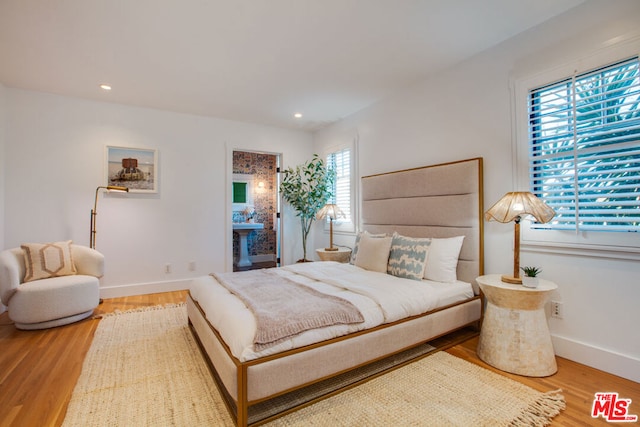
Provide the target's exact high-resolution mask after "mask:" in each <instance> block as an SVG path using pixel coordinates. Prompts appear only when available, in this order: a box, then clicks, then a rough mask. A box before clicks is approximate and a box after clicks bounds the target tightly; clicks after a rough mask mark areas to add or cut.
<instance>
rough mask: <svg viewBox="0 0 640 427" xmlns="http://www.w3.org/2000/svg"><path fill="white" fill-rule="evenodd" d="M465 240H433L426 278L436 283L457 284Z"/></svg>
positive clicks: (459, 238) (425, 271)
mask: <svg viewBox="0 0 640 427" xmlns="http://www.w3.org/2000/svg"><path fill="white" fill-rule="evenodd" d="M463 240H464V236H457V237H450V238H446V239H437V238H434V239H431V246H430V247H429V254H428V255H427V265H426V267H425V269H424V278H425V279H427V280H433V281H435V282H446V283H453V282H455V281H456V280H457V279H458V278H457V275H456V268H457V267H458V256H460V249H461V248H462V242H463Z"/></svg>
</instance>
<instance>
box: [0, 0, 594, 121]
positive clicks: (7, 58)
mask: <svg viewBox="0 0 640 427" xmlns="http://www.w3.org/2000/svg"><path fill="white" fill-rule="evenodd" d="M582 1H583V0H535V1H532V0H0V82H1V83H2V84H4V85H5V86H8V87H14V88H21V89H29V90H36V91H43V92H51V93H56V94H62V95H67V96H74V97H80V98H87V99H94V100H100V101H108V102H116V103H120V104H127V105H136V106H143V107H151V108H158V109H163V110H169V111H175V112H182V113H190V114H197V115H204V116H214V117H220V118H226V119H232V120H238V121H245V122H252V123H261V124H268V125H276V126H282V127H289V128H293V129H303V130H310V131H312V130H315V129H318V128H320V127H322V126H325V125H327V124H329V123H331V122H334V121H336V120H339V119H341V118H343V117H345V116H348V115H350V114H352V113H354V112H356V111H358V110H360V109H362V108H365V107H367V106H368V105H370V104H372V103H374V102H375V101H376V100H379V99H381V98H383V97H385V96H387V95H389V94H391V93H393V92H394V91H397V90H400V89H402V88H405V87H407V86H409V85H412V84H415V83H417V82H419V81H421V80H423V79H424V78H426V76H428V75H429V74H430V73H433V72H437V71H438V70H442V69H444V68H447V67H449V66H451V65H452V64H455V63H457V62H459V61H462V60H464V59H465V58H468V57H470V56H472V55H475V54H477V53H478V52H480V51H482V50H485V49H487V48H489V47H491V46H494V45H496V44H498V43H500V42H501V41H503V40H505V39H507V38H509V37H512V36H514V35H516V34H517V33H519V32H522V31H524V30H526V29H528V28H531V27H533V26H535V25H537V24H539V23H541V22H543V21H545V20H547V19H549V18H551V17H553V16H555V15H557V14H559V13H562V12H564V11H565V10H567V9H569V8H571V7H574V6H576V5H577V4H579V3H581V2H582ZM100 83H108V84H110V85H112V86H113V90H112V91H111V92H108V93H106V92H104V91H102V90H101V89H99V87H98V85H99V84H100ZM294 112H301V113H303V114H304V116H303V118H302V119H294V118H293V113H294Z"/></svg>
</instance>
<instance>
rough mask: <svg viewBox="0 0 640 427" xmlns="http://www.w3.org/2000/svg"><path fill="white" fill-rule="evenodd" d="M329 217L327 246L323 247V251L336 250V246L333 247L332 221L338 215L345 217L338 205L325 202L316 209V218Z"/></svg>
mask: <svg viewBox="0 0 640 427" xmlns="http://www.w3.org/2000/svg"><path fill="white" fill-rule="evenodd" d="M326 217H329V247H328V248H324V250H325V251H337V250H338V248H335V247H333V221H334V220H335V219H337V218H338V217H343V218H345V217H346V215H345V214H344V212H342V209H340V208H339V207H338V205H336V204H333V203H327V204H326V205H324V206H323V207H322V209H320V211H318V213H317V214H316V219H325V218H326Z"/></svg>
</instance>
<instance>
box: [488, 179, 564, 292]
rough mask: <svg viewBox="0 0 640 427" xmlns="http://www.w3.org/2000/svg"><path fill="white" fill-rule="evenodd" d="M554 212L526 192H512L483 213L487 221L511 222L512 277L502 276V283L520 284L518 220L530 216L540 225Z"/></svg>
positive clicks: (553, 214) (551, 216)
mask: <svg viewBox="0 0 640 427" xmlns="http://www.w3.org/2000/svg"><path fill="white" fill-rule="evenodd" d="M555 214H556V212H555V211H554V210H553V209H551V208H550V207H549V206H548V205H547V204H546V203H545V202H543V201H542V200H540V199H539V198H537V197H536V196H535V195H534V194H532V193H530V192H528V191H512V192H510V193H507V194H505V195H504V196H502V198H501V199H500V200H498V201H497V202H496V204H495V205H493V206H492V207H491V209H489V210H488V211H487V212H485V214H484V217H485V219H486V220H487V221H491V220H495V221H498V222H502V223H507V222H511V221H513V222H514V223H515V226H514V233H513V276H508V275H506V274H505V275H503V276H502V281H503V282H507V283H515V284H522V278H521V277H520V220H521V219H522V218H523V217H525V216H527V215H531V216H532V217H534V218H535V219H536V221H538V222H540V223H543V224H544V223H547V222H549V221H551V219H552V218H553V217H554V216H555Z"/></svg>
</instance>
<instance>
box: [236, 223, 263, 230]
mask: <svg viewBox="0 0 640 427" xmlns="http://www.w3.org/2000/svg"><path fill="white" fill-rule="evenodd" d="M263 228H264V224H261V223H257V222H234V223H233V230H234V231H237V230H262V229H263Z"/></svg>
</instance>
